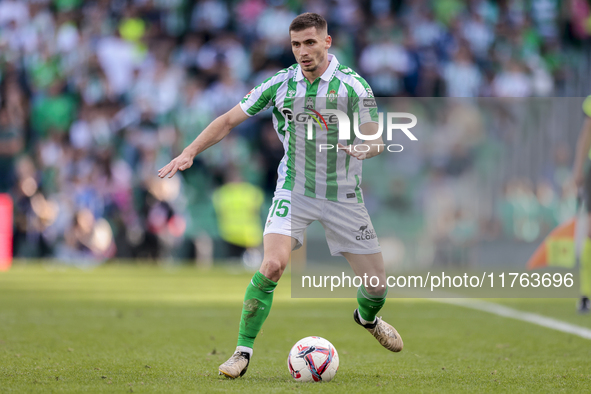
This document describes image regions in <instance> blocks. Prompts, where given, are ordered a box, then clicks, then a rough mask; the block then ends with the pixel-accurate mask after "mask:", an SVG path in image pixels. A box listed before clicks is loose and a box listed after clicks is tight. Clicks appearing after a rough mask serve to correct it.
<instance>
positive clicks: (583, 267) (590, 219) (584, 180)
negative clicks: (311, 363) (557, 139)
mask: <svg viewBox="0 0 591 394" xmlns="http://www.w3.org/2000/svg"><path fill="white" fill-rule="evenodd" d="M583 112H584V113H585V115H586V116H585V122H584V123H583V127H582V128H581V133H580V134H579V139H578V140H577V147H576V152H575V163H574V166H573V177H574V181H575V183H576V185H577V187H578V188H579V190H582V191H583V194H584V197H585V208H586V209H587V231H588V234H587V238H586V239H585V242H584V244H583V249H582V251H581V257H580V259H579V266H580V276H581V299H580V300H579V304H578V306H577V309H578V311H579V312H580V313H588V312H589V309H590V307H591V305H589V298H590V297H591V170H589V171H588V172H587V175H584V170H583V168H584V167H585V161H586V158H591V96H589V97H587V98H586V99H585V101H584V102H583Z"/></svg>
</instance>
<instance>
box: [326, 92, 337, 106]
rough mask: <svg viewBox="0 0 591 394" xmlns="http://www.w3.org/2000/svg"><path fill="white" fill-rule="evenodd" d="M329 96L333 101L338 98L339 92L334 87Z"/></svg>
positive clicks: (329, 99)
mask: <svg viewBox="0 0 591 394" xmlns="http://www.w3.org/2000/svg"><path fill="white" fill-rule="evenodd" d="M327 97H328V101H330V102H331V103H332V102H334V101H335V100H336V99H337V92H335V90H334V89H332V90H331V91H330V92H328V95H327Z"/></svg>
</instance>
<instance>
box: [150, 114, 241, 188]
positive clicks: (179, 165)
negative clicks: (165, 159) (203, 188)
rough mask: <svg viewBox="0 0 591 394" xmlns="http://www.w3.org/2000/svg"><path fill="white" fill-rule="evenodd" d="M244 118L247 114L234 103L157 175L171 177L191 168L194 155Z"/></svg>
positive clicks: (217, 140) (217, 139)
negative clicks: (232, 106) (233, 105)
mask: <svg viewBox="0 0 591 394" xmlns="http://www.w3.org/2000/svg"><path fill="white" fill-rule="evenodd" d="M246 119H248V115H247V114H246V113H245V112H244V111H243V110H242V108H240V104H238V105H236V106H235V107H234V108H232V109H231V110H229V111H228V112H226V113H225V114H223V115H221V116H218V117H217V118H216V119H215V120H214V121H213V122H211V123H210V124H209V126H207V127H206V128H205V130H203V132H202V133H201V134H199V135H198V136H197V138H195V140H194V141H193V142H191V144H190V145H189V146H187V147H186V148H185V149H184V150H183V152H182V153H181V154H180V155H178V156H177V157H175V158H174V159H173V160H172V161H171V162H170V163H168V164H167V165H165V166H164V167H162V168H161V169H160V170H159V171H158V176H159V177H160V178H164V177H165V176H166V175H168V174H170V175H168V177H169V178H172V176H173V175H174V174H176V172H177V171H178V170H181V171H184V170H186V169H188V168H191V166H192V165H193V159H194V158H195V156H197V155H198V154H199V153H201V152H203V151H204V150H206V149H207V148H209V147H210V146H212V145H215V144H217V143H218V142H220V141H221V140H222V139H223V138H224V137H225V136H227V135H228V134H229V133H230V130H232V129H233V128H234V127H236V126H238V125H239V124H240V123H242V122H244V121H245V120H246Z"/></svg>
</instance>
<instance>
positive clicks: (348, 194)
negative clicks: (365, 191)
mask: <svg viewBox="0 0 591 394" xmlns="http://www.w3.org/2000/svg"><path fill="white" fill-rule="evenodd" d="M347 198H355V193H347Z"/></svg>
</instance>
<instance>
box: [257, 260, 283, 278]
mask: <svg viewBox="0 0 591 394" xmlns="http://www.w3.org/2000/svg"><path fill="white" fill-rule="evenodd" d="M285 266H286V264H285V263H283V262H282V261H281V260H280V259H276V258H270V259H265V260H264V261H263V264H262V265H261V269H260V271H261V274H263V275H265V276H266V277H267V278H269V279H271V280H272V281H274V282H277V281H278V280H279V278H281V275H283V271H284V270H285Z"/></svg>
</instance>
